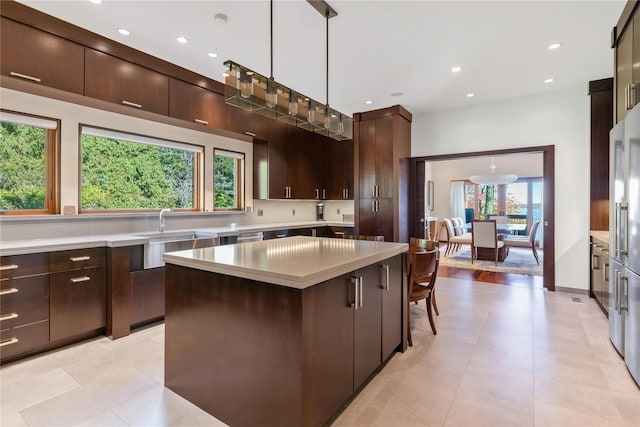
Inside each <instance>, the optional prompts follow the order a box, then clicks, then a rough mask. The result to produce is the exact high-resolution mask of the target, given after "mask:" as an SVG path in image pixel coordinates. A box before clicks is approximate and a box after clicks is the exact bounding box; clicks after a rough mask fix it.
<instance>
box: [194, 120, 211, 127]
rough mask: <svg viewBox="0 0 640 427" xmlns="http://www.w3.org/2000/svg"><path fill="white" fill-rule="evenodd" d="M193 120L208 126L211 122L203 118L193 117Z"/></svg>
mask: <svg viewBox="0 0 640 427" xmlns="http://www.w3.org/2000/svg"><path fill="white" fill-rule="evenodd" d="M193 121H194V122H196V123H200V124H201V125H205V126H207V125H208V124H209V122H208V121H206V120H202V119H193Z"/></svg>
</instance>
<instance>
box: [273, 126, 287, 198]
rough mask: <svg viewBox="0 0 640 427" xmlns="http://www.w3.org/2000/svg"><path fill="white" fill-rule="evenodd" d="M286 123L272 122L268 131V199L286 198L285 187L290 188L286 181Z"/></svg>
mask: <svg viewBox="0 0 640 427" xmlns="http://www.w3.org/2000/svg"><path fill="white" fill-rule="evenodd" d="M288 126H289V125H287V124H286V123H282V122H278V121H274V122H273V123H272V124H271V129H270V131H269V198H270V199H285V198H288V195H289V193H288V191H287V187H290V186H291V185H290V182H289V179H288V175H289V173H288V164H289V163H288V162H289V158H288V155H289V152H288V150H287V130H288V129H287V128H288Z"/></svg>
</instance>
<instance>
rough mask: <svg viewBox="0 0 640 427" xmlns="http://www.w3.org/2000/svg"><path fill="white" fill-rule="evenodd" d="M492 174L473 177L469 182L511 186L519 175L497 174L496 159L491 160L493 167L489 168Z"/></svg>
mask: <svg viewBox="0 0 640 427" xmlns="http://www.w3.org/2000/svg"><path fill="white" fill-rule="evenodd" d="M489 170H490V173H489V174H485V175H472V176H470V177H469V180H470V181H471V182H473V183H474V184H480V185H503V184H511V183H512V182H514V181H515V180H516V179H518V175H514V174H508V173H504V174H498V173H496V165H495V163H494V158H493V157H492V158H491V166H489Z"/></svg>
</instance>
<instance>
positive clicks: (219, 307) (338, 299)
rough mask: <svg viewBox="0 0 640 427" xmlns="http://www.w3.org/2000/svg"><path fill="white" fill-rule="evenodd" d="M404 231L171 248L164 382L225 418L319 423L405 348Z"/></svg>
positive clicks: (253, 422) (244, 423) (251, 422)
mask: <svg viewBox="0 0 640 427" xmlns="http://www.w3.org/2000/svg"><path fill="white" fill-rule="evenodd" d="M407 249H408V245H407V244H405V243H389V242H370V241H358V240H342V239H330V238H315V237H303V236H297V237H290V238H284V239H278V240H271V241H261V242H250V243H243V244H237V245H227V246H218V247H212V248H204V249H194V250H187V251H180V252H171V253H166V254H165V255H164V260H165V263H166V266H167V269H166V314H165V386H166V387H168V388H169V389H171V390H173V391H174V392H176V393H178V394H179V395H181V396H183V397H184V398H186V399H187V400H189V401H191V402H192V403H194V404H196V405H197V406H199V407H200V408H202V409H204V410H205V411H207V412H209V413H211V414H212V415H213V416H215V417H216V418H218V419H220V420H221V421H223V422H225V423H227V424H230V425H233V426H255V425H262V426H266V425H274V426H319V425H323V424H325V423H327V422H328V421H330V420H331V419H332V418H333V417H334V416H335V415H336V414H337V413H339V411H340V409H341V408H342V406H343V405H344V404H345V403H346V402H347V401H348V400H349V398H350V397H351V396H352V395H353V394H354V393H356V392H357V391H358V390H359V389H360V388H361V387H362V386H363V385H364V384H365V383H366V381H367V380H368V379H369V378H370V377H371V376H372V375H373V374H374V373H375V372H376V371H377V370H378V369H379V368H380V367H381V366H382V365H383V363H384V362H385V361H386V360H388V358H389V357H390V356H391V355H392V354H393V353H394V351H396V350H400V351H403V350H404V349H405V348H406V330H405V327H406V326H405V322H404V321H403V319H404V316H405V315H406V312H405V310H406V308H407V303H406V292H405V291H404V289H406V288H405V284H404V281H403V280H402V277H403V273H402V265H403V264H402V258H401V257H402V255H401V254H402V253H403V252H405V251H406V250H407Z"/></svg>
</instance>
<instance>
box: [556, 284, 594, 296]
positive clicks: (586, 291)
mask: <svg viewBox="0 0 640 427" xmlns="http://www.w3.org/2000/svg"><path fill="white" fill-rule="evenodd" d="M556 292H565V293H568V294H578V295H587V296H588V295H589V289H576V288H565V287H564V286H556Z"/></svg>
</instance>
